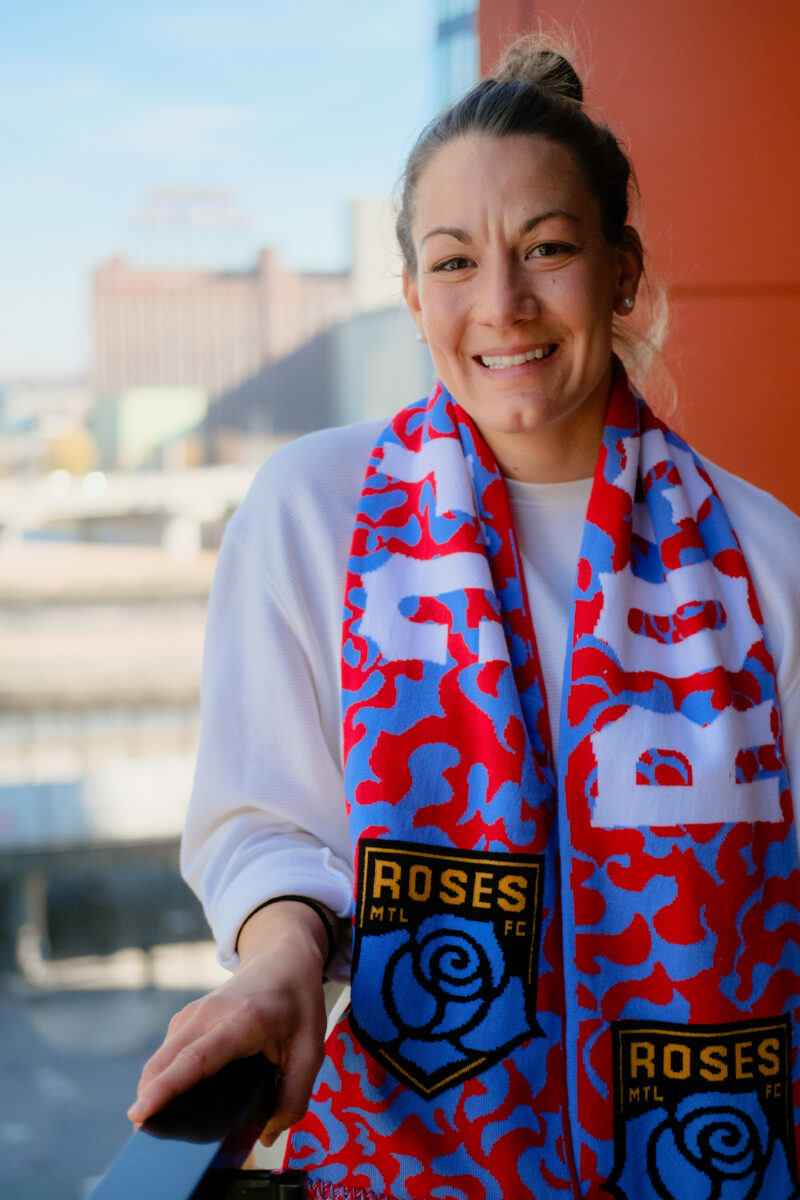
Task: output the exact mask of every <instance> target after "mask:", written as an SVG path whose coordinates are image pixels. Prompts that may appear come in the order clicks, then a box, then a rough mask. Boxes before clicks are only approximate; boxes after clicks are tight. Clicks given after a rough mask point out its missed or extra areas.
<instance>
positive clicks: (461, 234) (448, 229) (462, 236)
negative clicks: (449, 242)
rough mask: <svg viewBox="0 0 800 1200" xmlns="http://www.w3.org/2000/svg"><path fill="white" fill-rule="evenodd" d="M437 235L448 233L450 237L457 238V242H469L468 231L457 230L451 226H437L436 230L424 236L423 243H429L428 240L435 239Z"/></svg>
mask: <svg viewBox="0 0 800 1200" xmlns="http://www.w3.org/2000/svg"><path fill="white" fill-rule="evenodd" d="M437 233H446V234H447V235H448V236H449V237H453V238H455V239H456V241H457V242H465V243H466V242H468V241H469V234H468V233H467V231H466V229H455V228H454V227H453V226H451V225H437V226H435V228H434V229H429V230H428V232H427V233H426V234H425V235H424V236H423V238H422V242H423V243H424V242H427V240H428V238H431V237H435V236H436V234H437ZM421 244H422V243H421Z"/></svg>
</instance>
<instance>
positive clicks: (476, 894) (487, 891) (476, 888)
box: [472, 871, 493, 908]
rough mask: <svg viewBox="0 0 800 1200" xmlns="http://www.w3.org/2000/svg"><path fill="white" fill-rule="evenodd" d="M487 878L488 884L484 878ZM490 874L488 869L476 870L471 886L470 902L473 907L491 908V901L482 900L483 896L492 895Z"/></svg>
mask: <svg viewBox="0 0 800 1200" xmlns="http://www.w3.org/2000/svg"><path fill="white" fill-rule="evenodd" d="M487 879H488V881H489V883H488V886H487V884H486V880H487ZM492 879H493V877H492V875H490V873H489V872H488V871H476V872H475V879H474V881H473V886H472V903H473V905H474V907H475V908H491V907H492V901H491V899H489V900H484V899H483V897H484V896H489V897H491V895H492Z"/></svg>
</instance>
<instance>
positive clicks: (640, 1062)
mask: <svg viewBox="0 0 800 1200" xmlns="http://www.w3.org/2000/svg"><path fill="white" fill-rule="evenodd" d="M655 1056H656V1048H655V1046H654V1045H653V1043H652V1042H631V1079H636V1077H637V1075H638V1074H639V1068H640V1067H642V1068H643V1069H644V1070H645V1071H646V1072H647V1077H648V1079H652V1078H653V1076H654V1075H655V1067H654V1066H653V1060H654V1058H655Z"/></svg>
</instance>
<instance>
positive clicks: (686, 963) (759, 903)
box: [288, 364, 800, 1200]
mask: <svg viewBox="0 0 800 1200" xmlns="http://www.w3.org/2000/svg"><path fill="white" fill-rule="evenodd" d="M535 620H536V614H535V613H531V612H530V609H529V605H528V601H527V596H526V589H525V580H524V577H523V571H522V563H521V560H520V554H519V549H518V545H517V540H516V537H515V533H514V526H513V521H512V516H511V511H510V508H509V502H508V497H507V494H506V489H505V485H504V482H503V479H502V477H501V475H500V472H499V470H498V467H497V464H496V463H495V461H494V458H493V456H492V454H491V452H490V451H489V449H488V447H487V446H486V444H485V443H484V442H483V440H482V438H481V437H480V435H479V433H478V431H477V430H476V428H475V426H474V425H473V423H472V422H471V420H470V419H469V417H468V416H467V415H466V414H465V413H464V412H463V410H461V409H460V408H459V406H458V405H457V404H456V403H455V401H454V400H453V399H452V397H451V396H450V395H449V394H448V393H447V391H446V390H445V389H444V388H443V387H442V386H441V385H437V387H436V389H435V390H434V392H433V393H432V395H431V397H430V398H429V399H428V400H425V401H422V402H420V403H419V404H415V405H412V406H411V407H410V408H407V409H405V410H404V411H403V412H401V413H399V414H398V416H397V417H396V418H395V419H394V421H393V422H392V424H391V425H390V426H389V427H388V428H387V429H386V430H385V431H384V433H383V434H382V436H381V438H380V440H379V442H378V445H377V446H376V448H375V450H374V452H373V455H372V458H371V460H370V464H369V467H368V470H367V475H366V480H365V483H364V489H363V493H362V497H361V505H360V510H359V514H358V518H357V521H356V527H355V533H354V538H353V546H352V556H351V560H350V565H349V575H348V580H347V592H346V599H345V620H344V637H343V661H342V696H343V718H344V748H345V787H346V793H347V800H348V805H349V812H350V821H351V829H352V834H353V841H354V845H355V847H356V850H355V853H356V876H357V878H356V893H355V916H354V950H353V981H352V1007H351V1010H350V1011H349V1012H348V1013H347V1014H346V1015H345V1017H344V1018H343V1019H342V1021H341V1022H340V1023H339V1024H338V1026H337V1027H336V1028H335V1030H334V1032H333V1034H332V1035H331V1037H330V1039H329V1042H328V1047H327V1058H326V1062H325V1065H324V1066H323V1068H322V1071H321V1073H320V1075H319V1077H318V1080H317V1084H316V1087H315V1092H314V1096H313V1099H312V1105H311V1108H310V1110H309V1113H308V1115H307V1117H306V1118H305V1119H304V1121H303V1122H302V1123H301V1125H300V1126H298V1127H297V1128H296V1129H295V1130H294V1132H293V1136H292V1141H291V1146H290V1153H289V1159H288V1162H289V1165H291V1166H294V1167H303V1168H306V1169H307V1170H309V1171H310V1173H311V1178H312V1180H313V1181H314V1183H313V1188H314V1192H315V1194H316V1195H318V1196H321V1197H322V1196H326V1197H328V1196H329V1197H343V1198H347V1197H351V1196H357V1195H359V1194H363V1195H364V1196H369V1195H373V1196H387V1197H392V1198H393V1200H424V1198H431V1200H500V1198H504V1200H523V1198H525V1197H528V1198H530V1197H535V1198H536V1200H543V1198H546V1197H549V1196H558V1195H573V1196H584V1197H596V1198H597V1200H601V1198H602V1197H604V1196H605V1197H607V1196H615V1197H617V1198H619V1200H672V1198H675V1200H677V1198H678V1197H681V1198H685V1197H689V1196H691V1197H692V1200H789V1198H790V1197H793V1196H797V1195H798V1194H800V1193H799V1192H798V1179H797V1147H796V1140H795V1138H796V1134H795V1131H796V1129H798V1125H799V1124H800V1079H798V1076H799V1075H800V1064H798V1062H797V1048H798V1037H799V1035H800V1007H799V1006H800V914H799V913H798V909H799V908H800V867H799V866H798V851H797V843H796V839H795V830H794V825H793V810H792V800H791V795H790V791H789V781H788V776H787V772H786V767H785V758H784V753H783V749H782V741H781V718H780V708H779V705H778V698H777V694H776V686H775V671H774V667H773V663H772V660H771V658H770V654H769V651H768V649H767V646H766V643H765V639H764V630H763V623H762V619H761V615H760V612H759V606H758V600H757V598H756V595H755V592H754V589H753V584H752V580H751V579H750V576H749V573H748V569H747V565H746V563H745V560H744V558H743V555H742V552H741V549H740V547H739V544H738V542H737V539H736V536H735V534H734V532H733V530H732V529H731V526H730V522H729V520H728V517H727V515H726V513H725V510H724V508H723V506H722V503H721V501H720V499H719V497H718V495H717V494H716V492H715V491H714V488H713V486H712V484H711V481H710V479H709V476H708V474H707V472H706V471H705V470H704V468H703V465H702V463H701V462H700V461H699V460H698V459H697V457H696V456H695V455H694V454H693V452H692V451H691V450H690V449H689V447H688V446H687V445H686V444H685V443H684V442H683V441H682V440H681V439H680V438H679V437H677V436H676V435H675V434H674V433H672V432H671V431H670V430H669V429H667V428H666V427H665V426H664V425H663V424H662V423H661V421H659V420H658V419H657V418H656V417H655V416H654V415H653V414H652V413H651V411H650V410H649V408H648V407H647V405H646V404H645V403H644V401H643V400H642V399H641V397H639V396H638V395H637V394H636V393H635V391H634V390H633V389H632V387H631V386H630V384H629V383H628V381H627V379H626V377H625V374H624V371H622V369H621V367H619V364H617V368H616V372H615V380H614V386H613V390H612V395H611V399H610V404H609V409H608V415H607V419H606V425H605V431H604V435H603V441H602V445H601V448H600V453H599V458H598V462H597V469H596V473H595V478H594V484H593V488H592V493H591V498H590V501H589V506H588V511H587V515H586V523H585V528H584V534H583V542H582V546H581V552H580V559H579V561H578V564H577V570H576V575H575V585H574V597H573V605H572V616H571V625H570V630H569V636H568V652H567V658H566V663H565V674H564V689H563V704H562V709H561V712H560V713H555V714H550V713H548V710H547V703H546V697H545V693H544V685H543V682H542V673H541V669H540V665H539V659H538V654H537V649H536V638H535V635H534V624H535ZM554 720H556V721H559V722H560V750H559V757H558V762H557V763H555V762H554V761H553V753H552V748H551V735H550V729H551V722H552V721H554Z"/></svg>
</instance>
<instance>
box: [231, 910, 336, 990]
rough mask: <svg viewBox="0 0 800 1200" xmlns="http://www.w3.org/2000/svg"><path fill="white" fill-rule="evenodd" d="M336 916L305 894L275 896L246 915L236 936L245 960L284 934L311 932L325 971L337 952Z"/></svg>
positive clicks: (292, 934) (242, 958)
mask: <svg viewBox="0 0 800 1200" xmlns="http://www.w3.org/2000/svg"><path fill="white" fill-rule="evenodd" d="M335 922H336V916H335V914H334V913H333V912H331V910H330V909H329V908H327V907H326V906H325V905H323V904H320V903H319V901H317V900H311V899H310V898H308V897H305V896H299V895H284V896H273V897H271V898H270V899H269V900H265V901H264V903H263V904H259V905H258V907H257V908H254V909H253V911H252V912H251V913H250V914H249V915H248V916H247V917H246V918H245V920H244V921H243V923H242V925H241V928H240V929H239V934H238V937H237V939H236V952H237V954H238V955H239V959H240V961H241V962H244V961H245V960H246V959H248V958H252V957H253V956H254V955H255V954H259V953H261V952H262V951H263V950H264V949H266V948H267V945H269V944H271V945H272V946H273V947H274V944H275V941H276V940H279V939H280V938H281V937H282V936H283V935H284V933H286V934H289V935H291V936H292V937H296V936H297V935H298V934H308V935H310V938H311V940H312V941H313V942H314V944H315V945H316V948H317V949H318V951H319V955H320V964H321V968H322V970H323V971H324V970H325V968H326V967H327V966H328V964H329V963H330V962H331V960H332V959H333V957H334V956H335V954H336V948H337V947H336V926H335Z"/></svg>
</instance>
